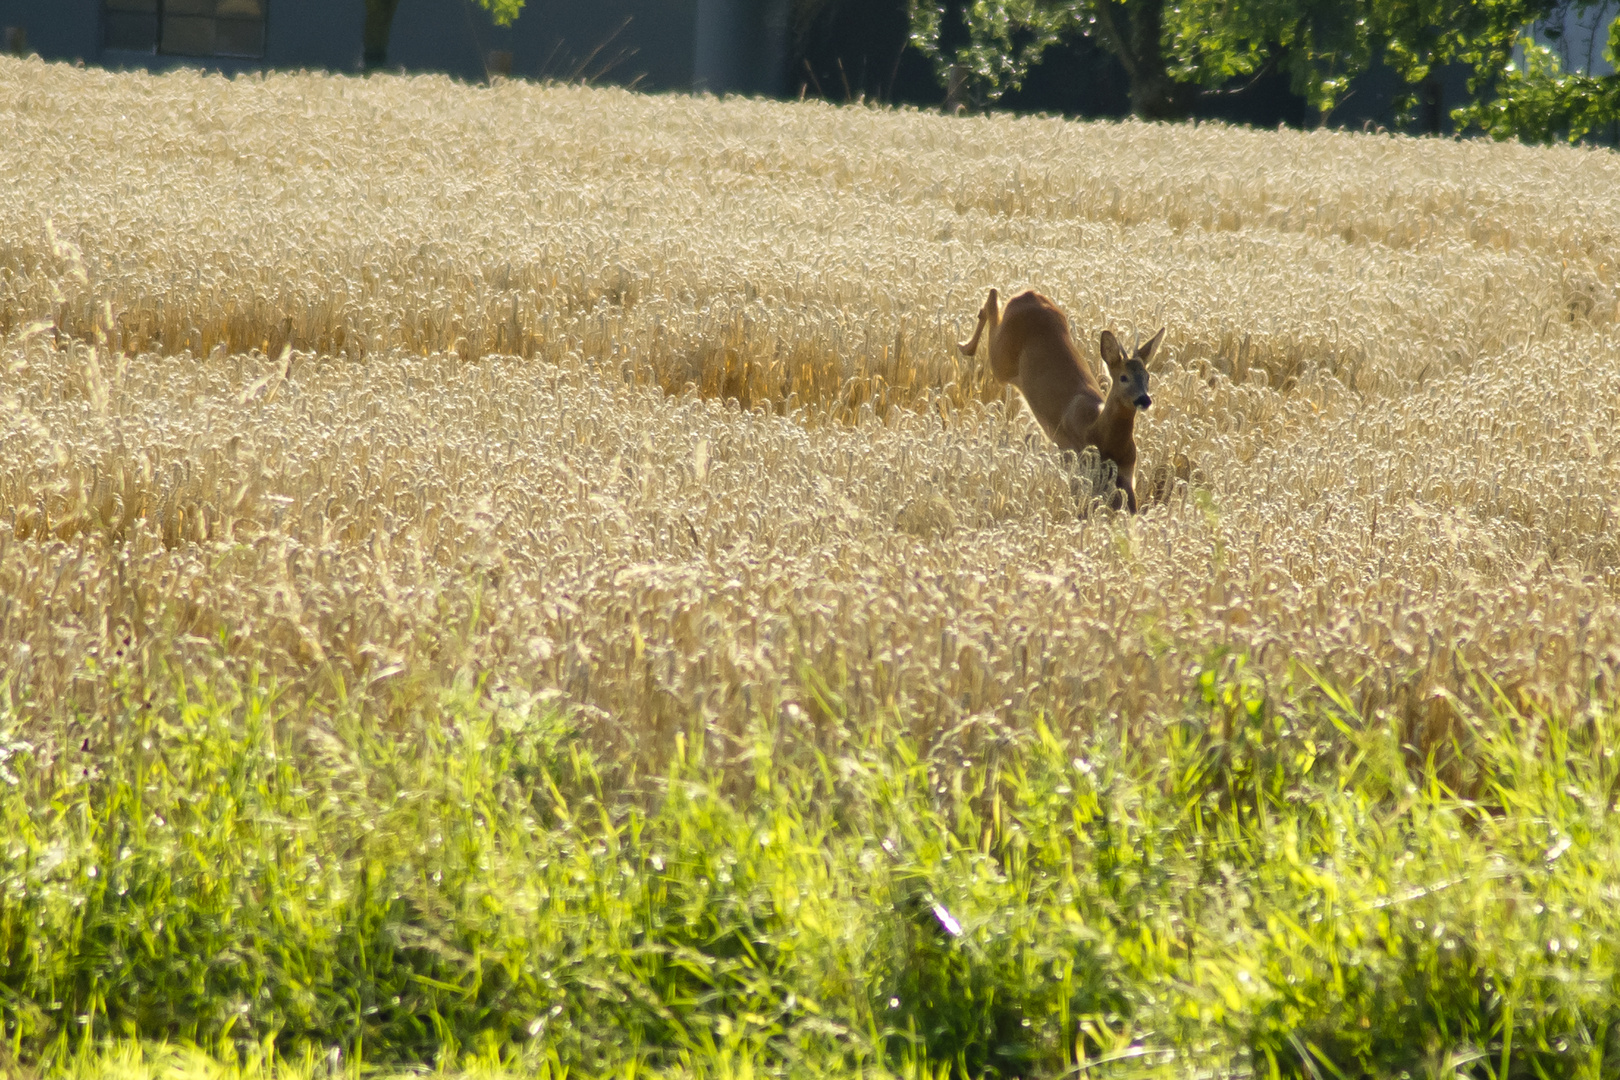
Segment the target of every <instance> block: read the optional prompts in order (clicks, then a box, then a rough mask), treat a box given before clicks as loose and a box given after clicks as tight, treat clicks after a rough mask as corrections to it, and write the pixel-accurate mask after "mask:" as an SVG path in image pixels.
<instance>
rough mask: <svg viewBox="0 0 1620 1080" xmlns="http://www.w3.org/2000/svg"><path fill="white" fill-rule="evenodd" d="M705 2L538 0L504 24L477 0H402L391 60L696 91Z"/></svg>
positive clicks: (477, 73)
mask: <svg viewBox="0 0 1620 1080" xmlns="http://www.w3.org/2000/svg"><path fill="white" fill-rule="evenodd" d="M697 9H698V0H600V2H598V3H580V2H579V0H528V3H526V4H524V6H523V14H522V15H520V16H519V17H518V19H517V21H516V22H514V23H512V25H511V26H505V27H498V26H495V25H494V24H493V23H492V22H491V21H490V17H489V15H488V13H487V12H485V11H484V10H483V9H482V8H479V7H477V6H476V5H474V4H473V3H471V2H470V0H399V7H397V8H396V9H395V10H394V21H393V25H392V27H391V28H390V30H389V37H388V59H387V65H388V66H389V67H391V68H395V67H403V68H405V69H407V70H410V71H442V72H445V73H447V74H450V75H454V76H456V77H458V78H462V79H468V80H476V79H482V78H484V77H486V75H488V74H505V75H511V76H514V77H520V78H529V79H539V78H553V79H580V78H589V79H591V80H592V81H593V82H611V83H621V84H634V85H635V86H637V87H639V88H641V89H644V90H686V89H689V88H690V87H691V85H692V76H693V44H694V42H695V41H696V39H697ZM492 54H493V56H494V59H493V63H492V61H491V56H492ZM502 69H505V70H502Z"/></svg>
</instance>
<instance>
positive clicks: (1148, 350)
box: [1136, 326, 1165, 364]
mask: <svg viewBox="0 0 1620 1080" xmlns="http://www.w3.org/2000/svg"><path fill="white" fill-rule="evenodd" d="M1164 331H1165V328H1164V327H1162V326H1161V327H1159V332H1158V333H1157V334H1154V335H1153V338H1152V340H1150V341H1149V342H1148V343H1147V344H1146V345H1143V346H1142V347H1141V348H1139V349H1137V350H1136V358H1137V359H1138V360H1140V361H1142V363H1144V364H1146V363H1147V362H1148V361H1149V360H1152V359H1153V354H1154V353H1156V352H1158V351H1159V342H1161V341H1163V340H1164Z"/></svg>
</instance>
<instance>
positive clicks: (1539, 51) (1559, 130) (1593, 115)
mask: <svg viewBox="0 0 1620 1080" xmlns="http://www.w3.org/2000/svg"><path fill="white" fill-rule="evenodd" d="M1605 56H1606V57H1607V58H1608V60H1609V62H1610V63H1611V64H1616V62H1617V59H1620V20H1616V21H1615V22H1614V23H1613V24H1612V25H1611V26H1610V27H1609V47H1608V49H1607V50H1606V52H1605ZM1455 116H1456V119H1457V122H1458V123H1459V124H1471V125H1473V126H1475V127H1478V128H1479V129H1481V130H1482V131H1486V132H1489V133H1490V134H1491V135H1492V136H1493V137H1495V138H1497V139H1525V140H1528V141H1530V142H1543V143H1546V142H1553V141H1555V140H1558V139H1566V140H1568V141H1569V142H1577V141H1579V140H1580V139H1581V138H1583V137H1584V136H1586V135H1587V134H1589V133H1591V132H1593V131H1597V130H1600V129H1602V128H1603V127H1606V126H1608V125H1611V124H1614V123H1617V122H1620V75H1601V76H1594V75H1579V74H1569V73H1566V72H1564V71H1563V70H1562V68H1561V65H1560V64H1559V62H1558V56H1557V54H1556V53H1554V52H1553V51H1552V50H1550V49H1548V48H1546V47H1544V46H1542V45H1539V44H1537V43H1535V42H1533V41H1526V42H1525V43H1524V64H1523V66H1522V67H1521V66H1519V65H1517V64H1512V63H1510V64H1508V65H1507V68H1506V70H1505V71H1504V73H1503V75H1502V77H1501V79H1500V80H1499V81H1498V82H1497V84H1496V95H1495V97H1494V98H1490V99H1486V100H1482V101H1479V102H1476V103H1474V104H1473V105H1470V106H1468V107H1466V108H1463V109H1460V110H1458V111H1457V113H1456V114H1455Z"/></svg>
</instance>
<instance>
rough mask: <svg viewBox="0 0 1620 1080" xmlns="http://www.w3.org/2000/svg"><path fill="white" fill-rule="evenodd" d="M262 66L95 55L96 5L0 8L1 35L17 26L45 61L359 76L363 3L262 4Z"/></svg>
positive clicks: (82, 0)
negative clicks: (294, 70)
mask: <svg viewBox="0 0 1620 1080" xmlns="http://www.w3.org/2000/svg"><path fill="white" fill-rule="evenodd" d="M265 3H266V5H267V6H266V8H265V42H264V59H263V60H237V59H229V58H225V57H219V58H210V57H190V56H154V55H152V54H150V53H139V52H122V51H119V50H117V49H103V48H102V47H101V0H0V27H3V26H21V27H22V28H23V30H24V31H25V32H26V34H27V36H28V51H29V52H37V53H39V55H40V56H42V57H44V58H45V59H46V60H83V61H85V62H86V63H90V64H103V65H105V66H107V67H132V68H148V69H151V70H161V69H163V68H170V67H175V66H177V65H180V64H186V65H190V66H194V67H207V68H211V69H214V70H218V71H225V72H235V71H253V70H258V69H260V68H313V69H324V70H327V71H359V70H360V68H361V62H362V57H363V46H364V36H365V22H366V5H365V0H265Z"/></svg>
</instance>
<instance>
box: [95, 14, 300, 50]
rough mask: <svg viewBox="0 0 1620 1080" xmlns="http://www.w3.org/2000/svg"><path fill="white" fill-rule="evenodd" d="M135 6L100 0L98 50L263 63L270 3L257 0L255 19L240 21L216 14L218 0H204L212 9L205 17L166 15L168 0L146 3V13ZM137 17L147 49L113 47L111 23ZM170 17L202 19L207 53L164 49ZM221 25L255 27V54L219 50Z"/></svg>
mask: <svg viewBox="0 0 1620 1080" xmlns="http://www.w3.org/2000/svg"><path fill="white" fill-rule="evenodd" d="M125 4H128V5H129V6H125ZM139 4H140V0H134V4H130V0H125V3H124V4H119V0H101V47H102V48H103V49H107V50H116V51H119V52H133V53H141V54H144V55H150V56H154V57H157V56H166V57H176V58H181V59H191V60H263V59H264V57H265V52H266V48H267V46H268V45H269V39H270V0H258V4H259V16H258V18H257V19H254V18H242V17H240V16H228V15H227V16H222V15H220V14H219V0H208V5H209V7H210V8H211V9H212V12H211V13H210V14H207V15H200V14H195V13H193V12H190V11H184V12H170V11H169V7H170V4H171V0H150V4H151V9H150V10H149V11H142V10H140V9H139V7H137V6H135V5H139ZM115 5H117V6H115ZM195 5H196V0H192V2H191V3H186V2H185V0H180V2H178V3H175V4H174V6H175V7H181V8H189V7H194V6H195ZM137 18H139V19H141V20H142V21H148V20H149V26H150V32H151V40H152V44H151V45H149V46H148V45H136V46H132V45H128V44H115V43H114V41H113V39H112V33H111V29H112V24H113V20H114V19H125V20H134V19H137ZM171 18H182V19H197V20H206V21H207V23H208V29H209V38H210V42H211V51H209V52H180V51H177V50H174V49H166V48H164V44H163V42H164V37H165V33H164V31H165V29H166V27H167V24H168V21H169V19H171ZM221 24H235V25H237V26H246V27H252V26H255V25H256V26H257V28H258V41H259V44H258V51H257V52H243V51H225V50H223V49H222V48H221V46H220V40H221V38H220V27H221Z"/></svg>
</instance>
